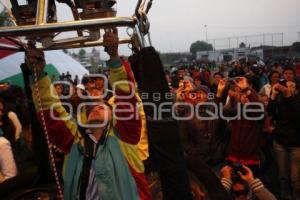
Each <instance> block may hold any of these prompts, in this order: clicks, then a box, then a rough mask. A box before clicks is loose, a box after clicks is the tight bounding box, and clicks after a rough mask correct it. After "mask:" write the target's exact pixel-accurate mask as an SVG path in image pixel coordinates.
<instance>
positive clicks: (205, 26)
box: [204, 24, 208, 42]
mask: <svg viewBox="0 0 300 200" xmlns="http://www.w3.org/2000/svg"><path fill="white" fill-rule="evenodd" d="M204 28H205V35H206V42H208V36H207V25H206V24H205V25H204Z"/></svg>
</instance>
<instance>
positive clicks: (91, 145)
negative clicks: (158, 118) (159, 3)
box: [0, 33, 300, 200]
mask: <svg viewBox="0 0 300 200" xmlns="http://www.w3.org/2000/svg"><path fill="white" fill-rule="evenodd" d="M115 37H116V36H115V35H114V34H111V33H107V35H105V36H104V40H108V41H109V40H111V41H112V43H113V42H114V40H115ZM111 41H110V42H111ZM114 45H115V44H114ZM114 45H111V46H110V43H108V47H109V48H108V54H109V55H110V60H109V62H108V66H109V75H108V74H107V73H104V74H103V75H102V76H88V75H87V76H84V77H83V78H82V79H81V80H79V77H78V76H76V77H74V80H73V79H72V77H71V75H70V74H69V73H67V74H62V75H61V77H59V81H57V80H56V78H55V77H51V78H47V76H46V75H45V73H43V66H44V61H41V59H39V60H38V59H35V58H36V57H37V56H39V54H40V52H37V50H33V52H34V53H30V52H29V53H27V57H28V58H27V59H26V65H27V67H28V69H29V70H31V71H32V72H33V68H32V66H35V67H38V69H39V71H38V72H37V73H38V75H37V76H38V82H39V84H40V88H39V89H40V95H39V96H38V95H37V94H36V93H34V90H33V92H32V95H33V102H34V103H35V105H36V112H37V115H38V119H39V120H41V121H42V120H43V119H42V117H41V115H40V113H43V115H44V118H46V119H47V120H46V121H45V124H46V125H45V126H47V128H48V133H49V135H50V140H51V143H53V146H54V149H55V151H56V153H57V154H56V156H57V157H60V156H62V157H63V156H64V155H65V156H66V158H65V159H57V160H56V161H57V162H61V164H59V165H58V166H62V165H63V164H64V172H61V173H63V177H64V178H63V179H64V184H63V187H64V198H65V199H70V200H71V199H77V198H80V199H91V200H93V199H124V200H133V199H143V200H144V199H151V195H150V190H149V187H148V183H147V180H146V176H145V173H144V164H143V161H145V160H146V159H147V157H148V149H147V148H148V147H147V145H146V144H147V139H145V138H147V137H146V131H147V130H146V124H145V123H146V118H145V116H144V114H143V112H144V111H143V109H142V106H141V105H142V100H143V98H140V96H139V95H138V90H136V87H135V86H132V85H131V84H126V83H121V84H118V85H117V86H115V87H114V84H115V83H116V82H118V81H125V80H126V81H131V82H134V77H133V74H132V72H130V65H129V64H128V63H127V62H126V61H124V60H121V59H120V57H119V55H118V49H117V48H116V46H114ZM165 77H166V80H167V83H168V86H169V89H170V93H172V98H173V102H174V105H175V107H176V109H175V110H176V112H175V115H176V116H174V117H177V118H178V124H179V129H180V135H181V138H182V140H181V142H182V144H183V151H184V157H185V162H186V164H187V169H188V170H189V171H190V172H191V173H194V174H195V175H196V177H197V174H198V171H197V170H198V169H197V167H198V165H199V163H204V164H205V165H206V166H208V169H209V170H212V171H213V172H214V174H215V175H216V176H218V177H219V179H217V182H218V184H220V185H222V187H223V189H224V191H225V194H227V195H228V196H229V197H230V199H235V200H249V199H253V200H254V199H259V200H273V199H276V197H275V195H273V194H272V193H271V192H270V191H271V189H272V188H271V187H270V185H272V183H270V181H269V179H268V172H270V170H274V167H273V166H277V167H276V169H275V170H274V172H273V171H272V175H274V176H276V177H277V179H278V181H279V188H280V192H279V194H276V195H277V199H282V200H298V199H300V123H299V119H300V93H299V90H300V79H299V78H298V77H297V74H296V69H295V65H294V63H293V62H287V63H286V64H281V63H272V62H270V63H268V64H266V65H265V64H262V62H257V63H245V62H240V61H235V62H232V63H231V64H228V63H226V64H225V63H224V64H223V63H222V64H220V66H219V68H218V70H217V71H210V70H209V69H208V68H207V67H206V66H205V65H201V66H197V65H192V66H180V67H171V68H170V69H169V70H166V71H165ZM106 80H109V83H107V82H106ZM63 82H68V83H69V84H65V83H63ZM51 83H52V84H53V86H54V91H55V97H56V96H58V98H54V97H53V95H51V94H52V93H51V92H52V91H51V90H52V89H51V87H50V85H51ZM108 85H110V86H109V87H107V86H108ZM32 87H34V85H32ZM1 90H2V91H1V93H0V187H1V183H3V182H5V181H6V180H8V179H10V178H12V177H15V176H16V175H17V174H18V173H20V171H22V170H24V169H25V168H26V167H24V165H23V166H22V167H20V166H18V165H19V163H20V162H23V161H24V160H26V161H28V160H30V159H31V156H32V155H31V154H30V153H28V154H30V155H27V156H24V157H26V158H25V159H20V148H21V149H22V150H21V151H22V152H23V153H24V152H25V151H24V148H26V152H30V149H32V148H31V146H30V140H31V139H30V136H28V134H27V133H26V132H27V131H26V130H28V129H30V128H31V127H32V126H33V125H32V124H30V123H29V122H28V118H30V117H28V116H26V113H28V111H27V112H26V109H27V106H26V104H27V103H28V99H27V98H26V97H25V95H24V94H22V91H19V90H18V91H19V92H15V91H16V90H15V89H13V87H12V86H8V87H7V88H2V89H1ZM114 90H115V91H114ZM12 91H13V92H12ZM112 91H113V92H112ZM132 91H133V94H134V95H133V96H131V97H130V98H121V97H124V96H126V95H127V94H130V93H132ZM105 93H107V95H105V96H103V94H105ZM66 96H68V98H65V97H66ZM91 97H93V98H91ZM39 98H41V101H42V103H43V105H42V106H43V109H41V108H40V107H39V105H38V103H39ZM87 98H88V102H89V104H88V105H86V106H85V107H83V109H81V110H80V109H78V108H81V106H80V105H81V103H82V102H84V101H86V99H87ZM60 102H62V104H60ZM99 102H101V104H99ZM120 102H121V103H123V104H120ZM95 103H96V104H95ZM118 103H119V104H118ZM126 103H130V104H138V105H140V106H139V107H134V108H133V109H131V111H127V113H122V112H118V110H117V111H116V112H114V113H113V114H112V112H113V110H114V109H118V108H119V109H128V106H127V104H126ZM51 105H55V107H54V108H53V107H51ZM70 105H71V106H70ZM50 109H53V110H52V114H54V116H55V117H56V119H53V118H51V116H50V114H51V112H47V111H48V110H50ZM24 110H25V111H24ZM78 110H80V112H78ZM129 110H130V109H129ZM133 113H138V117H137V118H132V119H127V120H121V118H122V117H123V118H124V117H129V116H130V115H131V114H133ZM27 115H28V114H27ZM69 115H70V116H71V117H72V119H69V118H66V116H69ZM62 117H64V118H63V119H60V118H62ZM26 119H27V120H26ZM99 123H100V124H103V126H91V127H88V128H86V127H85V126H84V125H86V124H88V125H95V124H96V125H98V124H99ZM21 140H24V141H25V145H24V144H23V145H22V144H20V143H22V141H21ZM17 144H18V145H17ZM45 159H46V158H45ZM20 160H21V161H20ZM62 163H63V164H62ZM61 168H62V167H61ZM59 171H62V169H60V170H59ZM197 178H198V180H199V182H200V184H198V185H197V184H196V185H195V183H192V182H191V186H192V189H193V195H194V197H195V198H196V199H209V197H210V195H211V190H210V189H208V188H205V187H204V188H203V187H201V183H202V182H205V181H207V180H204V179H203V177H197ZM264 185H265V186H264ZM187 199H189V198H187ZM223 199H227V197H226V198H225V197H224V198H223Z"/></svg>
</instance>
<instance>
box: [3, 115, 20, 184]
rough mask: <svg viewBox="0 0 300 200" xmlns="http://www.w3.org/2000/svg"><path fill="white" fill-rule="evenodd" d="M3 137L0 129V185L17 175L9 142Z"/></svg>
mask: <svg viewBox="0 0 300 200" xmlns="http://www.w3.org/2000/svg"><path fill="white" fill-rule="evenodd" d="M0 116H1V110H0ZM3 135H4V134H3V130H2V129H1V128H0V184H1V183H2V182H4V181H5V180H7V179H9V178H13V177H14V176H16V175H17V167H16V163H15V160H14V156H13V152H12V148H11V145H10V142H9V141H8V140H7V139H6V138H5V137H3Z"/></svg>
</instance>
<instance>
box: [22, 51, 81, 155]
mask: <svg viewBox="0 0 300 200" xmlns="http://www.w3.org/2000/svg"><path fill="white" fill-rule="evenodd" d="M26 65H27V68H28V69H29V70H30V71H31V72H32V77H31V78H32V85H31V90H32V98H33V101H34V105H35V108H36V112H37V116H38V119H39V121H40V122H41V124H42V113H43V116H44V119H45V123H46V127H47V131H48V134H49V138H50V141H51V143H52V144H54V145H56V146H57V147H58V148H59V149H61V150H62V151H64V152H65V153H68V152H69V150H70V148H71V146H72V144H73V143H74V142H77V141H79V140H80V139H81V135H80V133H79V131H78V127H77V125H76V123H75V122H74V120H73V119H71V118H69V117H68V116H69V114H68V113H67V112H66V110H65V109H64V107H63V106H62V104H61V102H60V100H59V98H58V96H57V94H56V91H55V89H54V87H52V86H51V80H50V79H49V77H48V76H46V74H45V73H44V71H43V69H44V66H45V60H44V55H43V52H42V51H40V50H37V49H35V48H32V49H30V50H29V51H27V53H26ZM35 70H36V73H34V71H35ZM35 74H36V76H35ZM36 78H37V79H36ZM35 81H37V82H35Z"/></svg>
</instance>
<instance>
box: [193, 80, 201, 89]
mask: <svg viewBox="0 0 300 200" xmlns="http://www.w3.org/2000/svg"><path fill="white" fill-rule="evenodd" d="M194 83H195V86H196V87H197V86H199V85H201V81H200V80H199V79H195V81H194Z"/></svg>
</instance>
